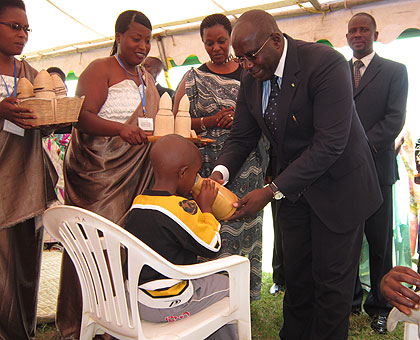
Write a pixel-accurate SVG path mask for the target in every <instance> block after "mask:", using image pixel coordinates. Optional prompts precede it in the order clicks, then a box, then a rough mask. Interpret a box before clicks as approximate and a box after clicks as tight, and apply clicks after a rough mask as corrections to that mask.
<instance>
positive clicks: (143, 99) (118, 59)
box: [115, 56, 146, 115]
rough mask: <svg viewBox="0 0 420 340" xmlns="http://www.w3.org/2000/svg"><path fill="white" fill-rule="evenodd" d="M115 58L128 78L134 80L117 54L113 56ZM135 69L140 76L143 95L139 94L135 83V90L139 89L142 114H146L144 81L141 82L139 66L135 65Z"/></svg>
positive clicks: (138, 87)
mask: <svg viewBox="0 0 420 340" xmlns="http://www.w3.org/2000/svg"><path fill="white" fill-rule="evenodd" d="M115 58H117V61H118V63H119V64H120V65H121V67H122V68H123V69H124V71H125V73H127V75H128V76H129V77H130V79H131V80H132V81H134V79H133V77H131V75H130V73H128V71H127V69H126V68H125V66H124V64H123V63H122V61H121V60H120V58H118V56H115ZM136 71H137V74H138V75H139V78H140V80H141V84H142V86H143V95H142V94H141V92H140V86H137V84H136V87H137V90H138V91H139V95H140V99H141V104H142V106H143V114H144V115H146V94H145V91H144V87H145V86H144V83H143V78H142V77H141V75H140V72H139V67H138V66H137V67H136ZM134 83H135V81H134Z"/></svg>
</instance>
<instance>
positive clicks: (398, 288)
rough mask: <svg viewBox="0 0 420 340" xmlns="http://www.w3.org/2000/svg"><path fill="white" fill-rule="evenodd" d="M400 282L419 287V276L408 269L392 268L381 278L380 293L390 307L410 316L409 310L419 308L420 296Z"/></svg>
mask: <svg viewBox="0 0 420 340" xmlns="http://www.w3.org/2000/svg"><path fill="white" fill-rule="evenodd" d="M402 282H405V283H408V284H411V285H414V286H417V287H420V274H418V273H416V272H415V271H414V270H412V269H410V268H408V267H402V266H397V267H394V268H392V269H391V270H390V271H389V272H388V273H387V274H386V275H384V277H383V278H382V281H381V292H382V294H383V296H384V297H385V298H386V299H387V300H388V301H389V303H390V304H391V305H392V306H394V307H396V308H398V309H399V310H400V311H401V312H402V313H404V314H407V315H410V314H411V309H417V308H419V303H420V296H418V295H417V294H416V293H415V292H414V291H412V290H411V289H409V288H407V287H405V286H403V285H402V284H401V283H402Z"/></svg>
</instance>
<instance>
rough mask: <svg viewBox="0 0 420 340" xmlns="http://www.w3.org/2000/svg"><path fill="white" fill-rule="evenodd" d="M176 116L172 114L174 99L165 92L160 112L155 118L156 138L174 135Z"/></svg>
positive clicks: (161, 99) (160, 102)
mask: <svg viewBox="0 0 420 340" xmlns="http://www.w3.org/2000/svg"><path fill="white" fill-rule="evenodd" d="M174 123H175V122H174V115H173V113H172V99H171V97H170V96H169V94H168V93H167V92H165V93H164V94H163V95H162V97H161V98H160V101H159V111H158V112H157V114H156V117H155V130H154V133H153V135H154V136H165V135H169V134H172V133H174V131H175V128H174V125H175V124H174Z"/></svg>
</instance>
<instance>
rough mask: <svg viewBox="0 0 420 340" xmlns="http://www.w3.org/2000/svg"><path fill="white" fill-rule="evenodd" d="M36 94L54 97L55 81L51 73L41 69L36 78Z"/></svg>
mask: <svg viewBox="0 0 420 340" xmlns="http://www.w3.org/2000/svg"><path fill="white" fill-rule="evenodd" d="M34 94H35V97H36V98H43V99H54V98H55V93H54V83H53V80H52V78H51V76H50V74H49V73H48V72H47V71H45V70H41V71H39V72H38V74H37V76H36V77H35V80H34Z"/></svg>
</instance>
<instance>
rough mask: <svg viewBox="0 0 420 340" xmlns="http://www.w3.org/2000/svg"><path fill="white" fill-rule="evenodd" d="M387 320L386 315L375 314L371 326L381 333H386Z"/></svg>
mask: <svg viewBox="0 0 420 340" xmlns="http://www.w3.org/2000/svg"><path fill="white" fill-rule="evenodd" d="M386 321H387V317H386V316H385V315H374V316H373V317H372V322H371V323H370V327H372V329H373V330H374V331H375V332H377V333H379V334H386V333H387V329H386Z"/></svg>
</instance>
